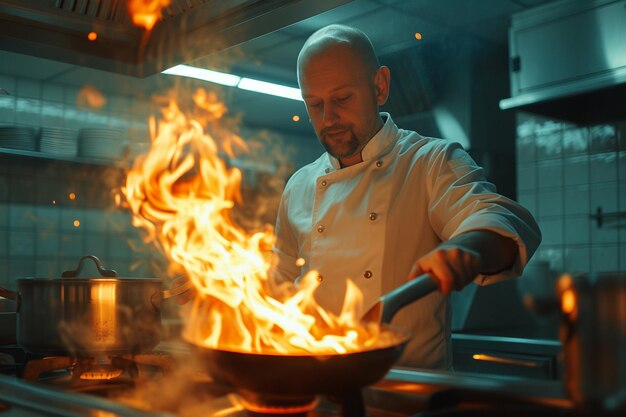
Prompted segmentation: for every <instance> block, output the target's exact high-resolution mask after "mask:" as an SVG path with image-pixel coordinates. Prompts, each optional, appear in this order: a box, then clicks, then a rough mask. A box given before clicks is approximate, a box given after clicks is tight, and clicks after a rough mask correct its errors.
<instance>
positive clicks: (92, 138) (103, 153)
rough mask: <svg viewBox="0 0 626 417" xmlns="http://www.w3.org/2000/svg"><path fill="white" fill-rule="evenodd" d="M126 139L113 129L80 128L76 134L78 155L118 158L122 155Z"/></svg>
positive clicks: (120, 132)
mask: <svg viewBox="0 0 626 417" xmlns="http://www.w3.org/2000/svg"><path fill="white" fill-rule="evenodd" d="M125 150H126V140H125V138H124V135H123V134H122V131H120V130H115V129H91V128H89V129H81V130H80V134H79V136H78V153H79V155H80V156H84V157H88V158H98V159H118V158H122V157H123V156H124V152H125Z"/></svg>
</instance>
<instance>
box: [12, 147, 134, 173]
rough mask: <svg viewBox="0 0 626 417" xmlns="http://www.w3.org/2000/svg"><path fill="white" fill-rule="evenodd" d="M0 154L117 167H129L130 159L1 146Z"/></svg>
mask: <svg viewBox="0 0 626 417" xmlns="http://www.w3.org/2000/svg"><path fill="white" fill-rule="evenodd" d="M0 154H8V155H19V156H27V157H31V158H39V159H51V160H55V161H64V162H73V163H77V164H89V165H102V166H110V167H117V168H128V167H129V166H130V163H129V161H127V160H123V161H115V160H111V159H98V158H85V157H81V156H63V155H55V154H51V153H45V152H39V151H27V150H23V149H12V148H0Z"/></svg>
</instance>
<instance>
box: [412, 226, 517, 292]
mask: <svg viewBox="0 0 626 417" xmlns="http://www.w3.org/2000/svg"><path fill="white" fill-rule="evenodd" d="M517 253H518V249H517V245H516V244H515V242H514V241H513V240H512V239H510V238H507V237H504V236H502V235H499V234H497V233H495V232H491V231H488V230H476V231H472V232H467V233H463V234H461V235H458V236H456V237H455V238H453V239H450V240H449V241H447V242H443V243H442V244H441V245H439V246H437V247H436V248H435V249H434V250H433V251H431V252H429V253H427V254H426V255H424V256H422V257H421V258H420V259H418V260H417V262H415V265H413V268H412V269H411V272H410V273H409V276H408V279H409V280H411V279H413V278H415V277H416V276H418V275H421V274H425V273H427V274H430V275H431V276H432V277H433V278H434V279H436V280H437V281H438V283H439V290H440V291H441V292H442V293H443V294H445V295H447V294H450V292H451V291H452V290H453V289H454V290H457V291H458V290H460V289H462V288H463V287H465V286H466V285H467V284H469V283H470V282H472V281H473V280H474V279H475V278H476V277H477V276H478V275H479V274H495V273H498V272H500V271H503V270H505V269H508V268H510V267H511V266H513V263H514V262H515V259H516V258H517Z"/></svg>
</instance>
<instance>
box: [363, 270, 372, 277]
mask: <svg viewBox="0 0 626 417" xmlns="http://www.w3.org/2000/svg"><path fill="white" fill-rule="evenodd" d="M363 276H364V277H365V278H367V279H370V278H371V277H372V271H365V272H363Z"/></svg>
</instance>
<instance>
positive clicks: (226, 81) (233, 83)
mask: <svg viewBox="0 0 626 417" xmlns="http://www.w3.org/2000/svg"><path fill="white" fill-rule="evenodd" d="M163 74H169V75H180V76H182V77H190V78H196V79H198V80H203V81H210V82H212V83H217V84H222V85H227V86H229V87H239V88H241V89H242V90H248V91H254V92H256V93H263V94H270V95H272V96H278V97H284V98H289V99H291V100H298V101H304V100H303V99H302V93H300V89H298V88H294V87H287V86H284V85H280V84H274V83H268V82H267V81H259V80H255V79H252V78H246V77H239V76H237V75H232V74H226V73H224V72H217V71H212V70H208V69H204V68H197V67H191V66H189V65H176V66H175V67H172V68H169V69H166V70H165V71H163Z"/></svg>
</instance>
